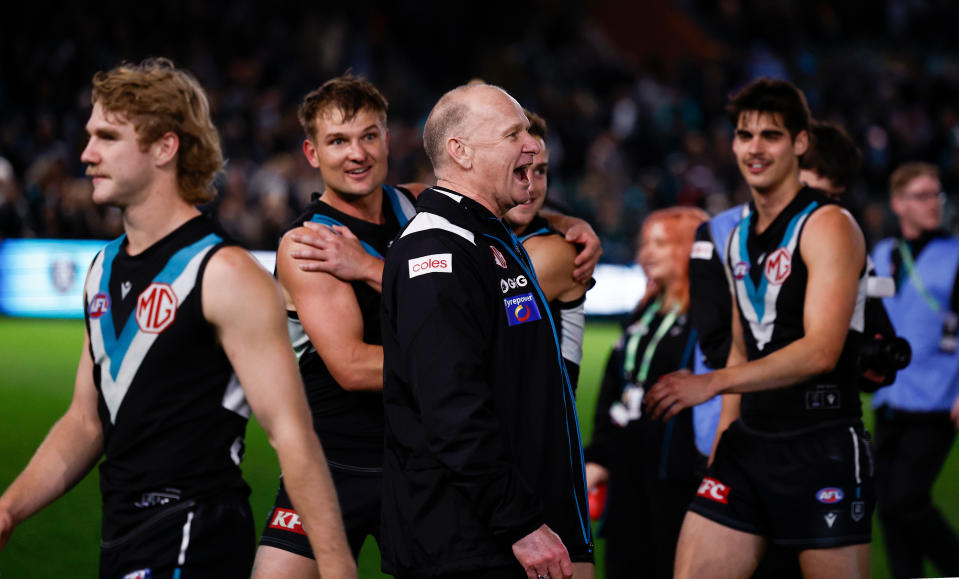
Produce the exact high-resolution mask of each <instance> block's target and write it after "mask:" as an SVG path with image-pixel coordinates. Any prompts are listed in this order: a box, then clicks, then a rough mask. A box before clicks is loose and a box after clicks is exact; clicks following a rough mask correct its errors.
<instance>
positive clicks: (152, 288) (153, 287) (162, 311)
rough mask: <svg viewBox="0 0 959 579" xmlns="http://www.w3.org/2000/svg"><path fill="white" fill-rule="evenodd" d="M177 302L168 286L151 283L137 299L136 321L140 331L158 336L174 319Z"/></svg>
mask: <svg viewBox="0 0 959 579" xmlns="http://www.w3.org/2000/svg"><path fill="white" fill-rule="evenodd" d="M177 302H178V300H177V297H176V294H175V293H173V288H172V287H170V284H167V283H158V282H153V283H151V284H150V285H149V287H147V289H145V290H143V293H141V294H140V297H138V298H137V309H136V319H137V325H138V326H140V330H142V331H144V332H147V333H148V334H159V333H160V332H162V331H163V330H165V329H167V326H169V325H170V324H172V323H173V320H174V319H176V309H177V306H178V305H179V304H178V303H177Z"/></svg>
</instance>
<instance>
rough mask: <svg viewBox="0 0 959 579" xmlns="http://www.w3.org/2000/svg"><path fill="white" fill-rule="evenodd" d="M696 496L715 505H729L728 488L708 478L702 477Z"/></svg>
mask: <svg viewBox="0 0 959 579" xmlns="http://www.w3.org/2000/svg"><path fill="white" fill-rule="evenodd" d="M696 494H697V495H699V496H701V497H703V498H705V499H709V500H711V501H716V502H717V503H722V504H724V505H726V504H729V487H728V486H726V485H724V484H723V483H721V482H719V481H718V480H716V479H714V478H710V477H708V476H707V477H703V482H701V483H700V484H699V490H698V491H696Z"/></svg>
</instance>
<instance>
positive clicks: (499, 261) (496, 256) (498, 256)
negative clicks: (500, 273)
mask: <svg viewBox="0 0 959 579" xmlns="http://www.w3.org/2000/svg"><path fill="white" fill-rule="evenodd" d="M489 248H490V251H492V252H493V261H495V262H496V265H498V266H500V267H501V268H503V269H506V268H507V267H508V266H507V265H506V258H505V257H503V254H502V253H500V250H498V249H496V248H495V247H493V246H492V245H491V246H489Z"/></svg>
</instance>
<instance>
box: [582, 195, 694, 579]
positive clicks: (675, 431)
mask: <svg viewBox="0 0 959 579" xmlns="http://www.w3.org/2000/svg"><path fill="white" fill-rule="evenodd" d="M708 218H709V216H708V215H707V214H706V213H705V212H703V211H702V210H700V209H696V208H693V207H671V208H668V209H662V210H659V211H654V212H653V213H650V214H649V216H648V217H647V218H646V221H645V222H644V223H643V228H642V231H641V233H640V246H639V252H638V254H637V258H638V261H639V264H640V265H641V266H642V268H643V272H644V273H645V274H646V278H647V281H646V292H645V295H644V296H643V298H642V299H641V300H640V302H639V305H638V306H637V307H636V310H635V311H634V312H633V313H632V314H631V315H630V318H629V320H628V321H627V322H626V326H625V329H624V332H623V335H622V337H621V338H620V340H619V342H618V343H617V345H616V347H615V348H614V349H613V351H612V353H611V354H610V357H609V361H608V362H607V365H606V375H605V377H604V379H603V384H602V387H601V388H600V393H599V399H598V401H597V404H596V419H595V423H594V432H593V441H592V443H591V444H590V445H589V447H588V448H587V449H586V461H587V462H586V480H587V486H588V487H589V488H590V489H591V490H592V489H594V488H596V487H598V486H600V485H602V484H607V483H608V501H607V505H606V510H605V514H604V515H603V522H602V527H601V530H600V535H601V536H604V537H605V538H606V577H608V578H610V579H613V578H616V577H643V578H646V577H672V576H673V558H674V556H675V550H676V541H677V539H678V537H679V529H680V526H681V525H682V521H683V516H684V514H685V512H686V507H687V505H688V504H689V501H690V500H691V499H692V497H693V495H694V493H695V492H696V489H697V485H698V484H699V481H700V479H701V477H702V472H703V471H704V470H705V466H706V457H704V456H703V455H702V454H700V453H699V451H698V450H696V445H695V437H694V432H693V420H692V410H691V409H686V410H684V411H683V412H681V413H679V415H677V416H676V417H675V418H673V419H672V420H670V421H669V422H665V423H664V422H661V421H658V420H653V419H651V418H649V417H647V416H645V415H644V414H643V413H642V397H643V394H644V392H645V389H646V388H647V387H648V386H651V385H653V384H655V383H656V380H657V379H659V377H660V376H662V375H664V374H668V373H670V372H673V371H676V370H679V369H682V368H690V369H691V368H692V366H693V352H694V351H695V347H696V332H695V331H694V330H693V329H692V327H691V325H690V323H689V319H688V317H687V312H688V309H689V254H690V251H691V249H692V246H693V241H694V237H695V232H696V228H697V227H698V226H699V224H700V223H702V222H704V221H706V220H707V219H708Z"/></svg>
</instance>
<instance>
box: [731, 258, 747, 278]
mask: <svg viewBox="0 0 959 579" xmlns="http://www.w3.org/2000/svg"><path fill="white" fill-rule="evenodd" d="M747 273H749V262H748V261H740V262H739V263H737V264H736V265H734V266H733V277H734V278H736V279H743V278H744V277H746V274H747Z"/></svg>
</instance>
